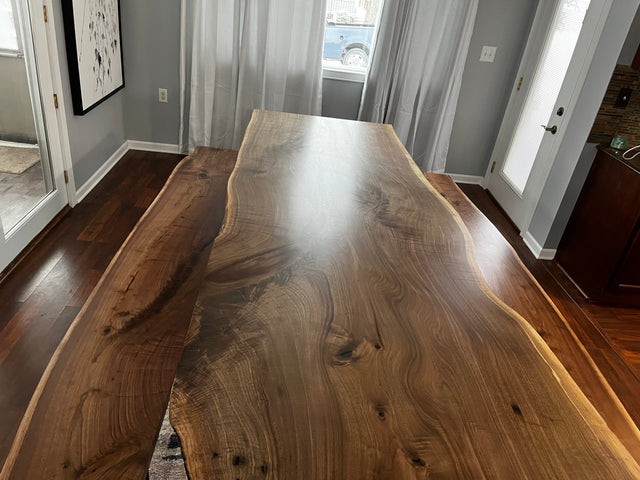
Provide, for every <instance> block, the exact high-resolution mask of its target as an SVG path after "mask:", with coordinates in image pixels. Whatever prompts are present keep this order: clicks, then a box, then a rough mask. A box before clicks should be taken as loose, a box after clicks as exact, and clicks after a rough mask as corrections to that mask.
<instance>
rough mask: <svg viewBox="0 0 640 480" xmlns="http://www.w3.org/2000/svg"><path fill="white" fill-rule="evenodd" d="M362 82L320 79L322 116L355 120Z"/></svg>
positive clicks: (358, 107)
mask: <svg viewBox="0 0 640 480" xmlns="http://www.w3.org/2000/svg"><path fill="white" fill-rule="evenodd" d="M363 87H364V83H362V82H347V81H343V80H332V79H328V78H325V79H323V80H322V116H323V117H333V118H345V119H347V120H357V119H358V110H359V109H360V98H361V97H362V88H363Z"/></svg>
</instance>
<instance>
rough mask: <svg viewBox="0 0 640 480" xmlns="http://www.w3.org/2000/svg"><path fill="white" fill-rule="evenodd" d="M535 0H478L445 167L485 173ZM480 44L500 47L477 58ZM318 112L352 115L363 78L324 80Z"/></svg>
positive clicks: (350, 117) (479, 173) (341, 116)
mask: <svg viewBox="0 0 640 480" xmlns="http://www.w3.org/2000/svg"><path fill="white" fill-rule="evenodd" d="M537 5H538V0H520V1H517V2H513V1H510V0H481V1H480V4H479V6H478V15H477V17H476V23H475V26H474V31H473V36H472V38H471V46H470V48H469V57H468V58H467V62H466V65H465V71H464V76H463V77H462V87H461V90H460V100H459V103H458V108H457V111H456V117H455V121H454V125H453V134H452V137H451V143H450V146H449V155H448V157H447V165H446V171H447V172H448V173H459V174H465V175H481V176H484V174H485V172H486V169H487V165H488V164H489V159H490V158H491V153H492V151H493V144H494V143H495V140H496V137H497V136H498V131H499V130H500V123H501V122H502V116H503V115H504V111H505V109H506V107H507V102H508V101H509V96H510V94H511V89H512V88H513V85H514V82H515V76H516V74H517V70H518V67H519V65H520V58H521V57H522V52H523V49H524V46H525V44H526V41H527V37H528V35H529V30H530V28H531V23H532V22H533V17H534V15H535V10H536V7H537ZM483 45H491V46H496V47H498V53H497V55H496V61H495V62H494V63H482V62H479V61H478V59H479V58H480V51H481V50H482V46H483ZM322 92H323V99H322V114H323V115H324V116H328V117H338V118H349V119H355V118H356V117H357V114H358V107H359V105H360V97H361V95H362V84H358V83H353V82H342V81H337V80H324V84H323V90H322Z"/></svg>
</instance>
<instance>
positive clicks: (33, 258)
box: [0, 151, 182, 465]
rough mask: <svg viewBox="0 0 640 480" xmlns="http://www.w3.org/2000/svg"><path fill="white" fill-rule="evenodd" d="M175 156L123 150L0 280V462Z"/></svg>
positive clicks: (168, 170)
mask: <svg viewBox="0 0 640 480" xmlns="http://www.w3.org/2000/svg"><path fill="white" fill-rule="evenodd" d="M181 158H182V156H180V155H170V154H156V153H146V152H136V151H131V152H129V153H127V155H125V157H124V158H123V159H122V160H121V161H120V162H119V163H118V165H116V166H115V167H114V168H113V170H112V171H111V172H110V173H109V174H108V175H107V176H106V177H105V178H104V179H103V180H102V181H101V182H100V184H99V185H98V186H97V187H96V188H95V189H94V190H93V191H92V192H91V193H90V194H89V195H88V196H87V198H85V199H84V201H83V202H82V203H81V204H80V205H78V206H77V207H76V208H74V209H73V210H71V211H70V212H69V213H68V214H67V215H66V216H65V217H64V218H63V219H62V220H61V221H60V222H59V223H58V224H57V225H56V226H55V227H54V228H53V229H52V230H51V231H50V232H48V234H47V235H46V236H45V237H44V238H43V239H42V241H41V242H40V243H39V244H38V245H37V247H36V248H34V249H33V251H32V252H31V253H30V254H29V255H27V257H26V258H25V259H24V260H23V261H22V263H20V264H19V265H18V267H17V268H16V269H15V270H14V271H13V272H11V274H10V275H8V276H7V278H5V279H4V281H3V282H2V283H0V412H2V422H0V465H1V464H2V463H4V460H5V458H6V456H7V453H8V450H9V448H10V447H11V443H12V441H13V438H14V436H15V433H16V431H17V429H18V426H19V424H20V420H21V419H22V416H23V414H24V412H25V409H26V407H27V405H28V403H29V400H30V398H31V395H32V394H33V392H34V390H35V388H36V386H37V384H38V381H39V379H40V377H41V375H42V373H43V371H44V369H45V368H46V366H47V364H48V363H49V360H50V358H51V356H52V355H53V352H54V351H55V349H56V347H57V346H58V344H59V343H60V341H61V340H62V338H63V336H64V335H65V333H66V331H67V329H68V327H69V325H70V324H71V322H72V321H73V319H74V318H75V316H76V315H77V314H78V312H79V311H80V308H81V307H82V305H83V304H84V302H85V301H86V299H87V297H88V296H89V294H90V293H91V291H92V290H93V288H94V286H95V285H96V283H97V282H98V280H99V279H100V277H101V276H102V273H103V272H104V270H105V269H106V267H107V266H108V265H109V262H110V261H111V259H112V258H113V256H114V255H115V253H116V252H117V250H118V249H119V248H120V246H121V245H122V243H123V242H124V240H125V239H126V238H127V235H129V233H130V232H131V230H132V229H133V227H134V225H135V224H136V223H137V221H138V219H139V218H140V217H141V216H142V214H143V213H144V212H145V210H146V209H147V207H148V206H149V205H150V204H151V202H152V201H153V200H154V198H155V197H156V195H157V194H158V192H159V191H160V190H161V188H162V186H163V185H164V183H165V182H166V180H167V178H168V177H169V175H170V173H171V172H172V171H173V169H174V168H175V166H176V165H177V164H178V162H179V161H180V160H181Z"/></svg>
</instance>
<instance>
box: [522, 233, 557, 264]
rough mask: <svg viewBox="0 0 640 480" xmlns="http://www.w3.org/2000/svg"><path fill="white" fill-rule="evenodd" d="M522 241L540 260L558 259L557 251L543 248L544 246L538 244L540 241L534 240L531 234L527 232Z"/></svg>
mask: <svg viewBox="0 0 640 480" xmlns="http://www.w3.org/2000/svg"><path fill="white" fill-rule="evenodd" d="M522 239H523V240H524V243H525V245H526V246H527V247H529V250H531V253H533V254H534V255H535V257H536V258H537V259H538V260H553V259H554V258H555V257H556V250H553V249H551V248H542V245H540V244H539V243H538V241H537V240H536V239H535V238H533V235H531V232H529V231H527V232H525V233H524V234H523V235H522Z"/></svg>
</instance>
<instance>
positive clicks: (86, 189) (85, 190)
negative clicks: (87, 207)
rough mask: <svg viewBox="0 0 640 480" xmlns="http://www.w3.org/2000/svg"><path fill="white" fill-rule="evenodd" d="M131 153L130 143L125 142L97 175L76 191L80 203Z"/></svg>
mask: <svg viewBox="0 0 640 480" xmlns="http://www.w3.org/2000/svg"><path fill="white" fill-rule="evenodd" d="M128 151H129V142H127V141H125V142H124V143H123V144H122V145H121V146H120V147H119V148H118V149H117V150H116V151H115V152H113V155H111V156H110V157H109V158H108V159H107V161H106V162H104V164H103V165H102V166H101V167H100V168H99V169H98V171H97V172H96V173H94V174H93V175H92V176H91V178H90V179H89V180H87V181H86V182H84V184H83V185H82V186H81V187H80V188H78V189H77V190H76V197H77V200H78V203H80V202H81V201H82V200H84V198H85V197H86V196H87V195H89V193H90V192H91V190H93V189H94V188H95V187H96V185H98V183H100V180H102V179H103V178H104V177H105V175H106V174H107V173H109V171H110V170H111V169H112V168H113V167H114V166H115V164H116V163H118V162H119V161H120V159H121V158H122V157H124V155H125V154H126V153H127V152H128Z"/></svg>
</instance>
